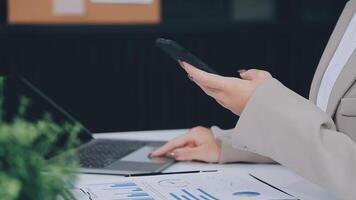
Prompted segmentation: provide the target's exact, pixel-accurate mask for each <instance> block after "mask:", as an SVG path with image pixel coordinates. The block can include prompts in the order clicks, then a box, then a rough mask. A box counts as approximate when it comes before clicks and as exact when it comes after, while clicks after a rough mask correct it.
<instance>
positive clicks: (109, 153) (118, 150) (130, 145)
mask: <svg viewBox="0 0 356 200" xmlns="http://www.w3.org/2000/svg"><path fill="white" fill-rule="evenodd" d="M146 144H147V143H146V142H137V141H120V140H117V141H115V140H103V139H98V140H94V141H93V142H91V143H90V144H89V145H88V146H86V147H84V148H80V149H78V156H79V160H80V166H81V167H85V168H104V167H106V166H108V165H110V164H111V163H113V162H115V161H117V160H119V159H120V158H122V157H124V156H126V155H128V154H130V153H132V152H134V151H135V150H137V149H139V148H141V147H143V146H145V145H146Z"/></svg>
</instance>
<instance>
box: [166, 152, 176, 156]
mask: <svg viewBox="0 0 356 200" xmlns="http://www.w3.org/2000/svg"><path fill="white" fill-rule="evenodd" d="M167 157H169V158H174V157H175V153H174V152H173V151H172V152H169V153H168V154H167Z"/></svg>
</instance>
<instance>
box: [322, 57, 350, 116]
mask: <svg viewBox="0 0 356 200" xmlns="http://www.w3.org/2000/svg"><path fill="white" fill-rule="evenodd" d="M355 80H356V51H355V50H354V51H353V53H352V55H351V57H350V59H349V60H348V62H347V64H346V65H345V66H344V68H343V70H342V71H341V73H340V75H339V77H338V78H337V80H336V82H335V85H334V87H333V89H332V91H331V94H330V98H329V103H328V107H327V109H326V112H327V113H328V114H329V115H330V116H333V115H334V114H335V111H336V108H337V107H338V105H339V102H340V99H341V98H342V97H343V96H344V95H345V93H346V92H347V91H348V89H349V88H350V87H351V86H352V85H353V83H354V82H355Z"/></svg>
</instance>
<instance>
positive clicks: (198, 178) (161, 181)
mask: <svg viewBox="0 0 356 200" xmlns="http://www.w3.org/2000/svg"><path fill="white" fill-rule="evenodd" d="M81 189H82V190H84V191H87V192H88V194H90V196H91V199H93V200H161V199H162V200H229V199H231V200H240V199H243V200H278V199H283V200H287V199H295V198H294V197H292V196H289V195H287V194H284V193H282V192H280V191H278V190H275V189H274V188H272V187H270V186H268V185H266V184H264V183H262V182H260V181H258V180H256V179H254V178H253V177H251V176H250V175H248V174H241V173H240V174H236V173H222V172H213V173H197V174H180V175H159V176H145V177H132V178H119V179H118V181H116V182H111V183H93V184H87V185H84V186H82V187H81Z"/></svg>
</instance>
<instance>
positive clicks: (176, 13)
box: [0, 0, 346, 132]
mask: <svg viewBox="0 0 356 200" xmlns="http://www.w3.org/2000/svg"><path fill="white" fill-rule="evenodd" d="M31 1H32V2H31ZM45 1H46V2H52V3H53V5H55V6H57V7H53V5H51V7H50V8H46V7H45V6H43V7H41V6H40V3H41V2H44V1H43V0H41V1H40V0H38V1H37V0H28V1H26V2H28V3H29V2H31V3H30V5H32V6H28V5H25V4H28V3H24V2H25V1H21V0H8V1H5V0H2V1H0V71H1V73H2V74H22V75H24V76H25V77H27V78H28V79H30V80H31V81H32V82H33V83H35V84H36V85H37V86H39V87H40V88H41V89H42V90H43V91H44V92H45V93H47V94H48V95H49V96H50V97H51V98H53V99H54V100H55V101H56V102H57V103H58V104H60V105H61V106H62V107H64V108H65V109H66V110H67V111H69V112H70V113H71V114H72V115H74V116H75V117H76V118H77V119H79V120H80V121H81V122H82V123H83V124H84V125H85V126H87V127H88V128H89V129H90V130H91V131H93V132H111V131H133V130H153V129H175V128H189V127H192V126H196V125H204V126H211V125H218V126H220V127H222V128H232V127H233V126H234V125H235V123H236V121H237V117H236V116H234V115H233V114H232V113H230V112H229V111H227V110H225V109H224V108H222V107H220V106H219V105H218V104H217V103H216V102H215V101H214V100H213V99H211V98H209V97H207V96H206V95H205V94H204V93H203V92H202V91H200V89H199V88H198V87H197V86H195V85H194V84H192V83H191V82H190V81H189V79H188V78H187V77H186V74H185V73H183V71H182V69H180V67H179V66H178V65H177V63H176V62H175V61H173V60H171V59H170V58H169V57H167V56H166V55H165V54H164V53H163V52H161V51H160V50H159V49H157V48H155V47H154V41H155V39H156V38H158V37H164V38H170V39H173V40H176V41H177V42H179V43H180V44H181V45H183V46H184V47H186V48H187V49H189V50H190V51H191V52H192V53H194V54H195V55H197V56H198V57H200V58H201V59H202V60H203V61H205V62H206V63H207V64H209V65H211V66H212V67H213V68H215V69H216V70H217V71H218V72H219V73H221V74H223V75H227V76H235V75H236V73H237V70H238V69H241V68H245V69H248V68H258V69H263V70H268V71H270V72H271V73H272V74H273V75H274V77H276V78H277V79H279V80H280V81H281V82H282V83H284V84H285V85H286V86H287V87H289V88H291V89H293V90H294V91H296V92H297V93H299V94H300V95H303V96H304V97H307V96H308V92H309V87H310V83H311V80H312V77H313V74H314V71H315V69H316V67H317V64H318V61H319V59H320V57H321V55H322V52H323V49H324V48H325V45H326V43H327V41H328V38H329V36H330V34H331V32H332V30H333V28H334V26H335V24H336V22H337V19H338V17H339V15H340V14H341V12H342V9H343V7H344V6H345V4H346V0H337V1H335V0H313V1H310V0H162V1H153V2H151V1H147V0H146V3H147V2H148V4H154V6H155V8H153V10H151V11H152V12H151V11H150V12H147V16H143V19H141V21H140V19H136V21H135V20H130V17H132V16H131V15H133V17H135V16H136V15H137V14H142V15H146V14H145V12H142V11H140V9H141V8H140V9H139V8H138V7H140V6H141V7H142V6H146V7H142V9H146V8H149V6H150V5H148V4H145V5H138V4H137V3H136V4H137V5H136V4H132V3H130V1H128V3H127V2H126V4H130V5H121V4H125V3H123V2H124V1H117V0H116V1H115V0H111V2H110V0H106V2H105V0H90V2H89V0H79V1H78V0H75V1H76V2H77V4H75V3H74V4H73V5H71V4H70V3H69V4H68V0H62V2H60V1H61V0H53V1H50V0H45ZM65 1H67V4H66V3H65ZM86 1H88V2H86ZM16 2H17V3H16ZM21 2H22V3H23V4H24V5H21ZM36 2H38V3H36ZM83 2H84V5H85V7H80V4H83ZM57 4H58V5H57ZM94 4H95V5H94ZM100 4H105V5H102V7H101V8H99V7H100V6H101V5H100ZM119 4H120V5H119ZM68 5H71V6H76V7H75V8H74V7H72V8H66V7H65V6H68ZM95 6H97V7H95ZM104 6H106V8H105V7H104ZM115 6H117V9H118V12H115V10H114V9H116V7H115ZM120 6H123V7H120ZM125 6H126V7H125ZM135 6H136V7H135ZM147 6H148V7H147ZM40 8H41V9H40ZM150 8H151V7H150ZM31 9H32V11H33V12H32V11H31V12H32V15H33V16H34V15H37V18H36V17H34V18H33V19H32V18H31V16H30V15H31V12H30V11H29V10H31ZM45 9H47V10H45ZM51 9H52V10H51ZM66 9H67V10H66ZM68 9H69V10H68ZM99 9H101V10H102V11H101V14H100V13H99V14H97V15H96V12H95V10H97V11H98V10H99ZM105 9H107V10H108V12H105ZM110 9H111V10H110ZM120 9H121V10H120ZM131 9H132V10H131ZM135 9H136V10H135ZM27 11H28V12H29V16H26V14H27ZM50 11H51V12H50ZM52 11H53V12H54V14H53V15H54V16H51V15H52ZM89 12H91V13H94V14H90V15H89ZM111 13H113V15H112V16H111V15H110V14H111ZM66 14H68V15H70V16H68V17H67V18H66V17H65V16H63V15H66ZM105 14H107V15H105ZM121 14H122V15H128V17H129V18H122V19H123V21H120V20H121V17H122V16H121ZM73 15H83V16H73ZM99 15H103V16H105V17H107V18H101V19H99V20H97V21H95V20H96V17H98V16H99ZM148 15H149V16H148ZM90 16H94V18H91V19H89V17H90ZM141 18H142V16H141ZM51 20H52V21H51ZM61 20H63V21H61ZM71 20H72V21H71ZM90 20H91V21H90ZM115 20H117V21H115ZM125 20H126V21H125Z"/></svg>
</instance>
